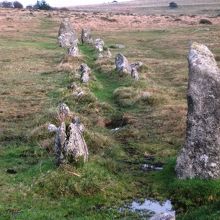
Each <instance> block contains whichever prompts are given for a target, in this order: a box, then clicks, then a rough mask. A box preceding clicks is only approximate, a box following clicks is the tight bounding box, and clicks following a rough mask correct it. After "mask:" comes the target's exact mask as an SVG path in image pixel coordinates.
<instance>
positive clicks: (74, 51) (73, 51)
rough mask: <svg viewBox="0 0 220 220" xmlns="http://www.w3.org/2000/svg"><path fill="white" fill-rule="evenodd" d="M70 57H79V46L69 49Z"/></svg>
mask: <svg viewBox="0 0 220 220" xmlns="http://www.w3.org/2000/svg"><path fill="white" fill-rule="evenodd" d="M68 55H70V56H72V57H78V56H79V48H78V46H77V44H76V45H74V46H72V47H70V48H69V49H68Z"/></svg>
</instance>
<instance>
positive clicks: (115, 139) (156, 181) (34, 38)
mask: <svg viewBox="0 0 220 220" xmlns="http://www.w3.org/2000/svg"><path fill="white" fill-rule="evenodd" d="M1 12H2V13H1V14H0V15H2V14H5V15H4V16H1V17H0V19H1V23H0V26H1V30H2V32H1V39H0V46H1V50H0V62H1V66H2V68H1V72H0V80H1V87H0V97H1V99H0V102H1V105H0V108H1V111H0V128H1V136H0V176H1V178H0V191H1V196H0V219H3V220H5V219H19V220H27V219H31V220H35V219H36V220H39V219H53V220H56V219H59V220H62V219H63V220H64V219H65V220H66V219H83V220H85V219H140V216H139V215H138V213H133V212H129V210H126V211H125V212H120V211H119V210H120V209H119V208H121V207H124V206H125V205H126V204H129V203H130V202H131V201H132V200H134V199H144V198H155V199H158V200H161V201H163V200H164V199H167V198H169V199H171V200H172V202H173V205H174V207H175V209H176V211H177V215H178V218H179V219H189V220H190V219H209V220H214V219H218V215H219V211H218V207H219V199H220V198H219V195H220V183H219V181H201V180H187V181H179V180H177V179H176V177H175V172H174V166H175V157H176V154H177V152H178V150H179V149H180V147H181V145H182V143H183V140H184V133H185V116H186V97H185V94H186V87H187V61H186V54H187V51H188V45H189V41H198V42H201V43H205V44H206V45H208V46H209V47H210V49H211V50H212V51H213V52H214V53H215V55H216V58H217V60H218V61H220V59H219V56H220V50H219V48H220V42H219V33H220V26H219V23H216V24H215V25H212V26H204V25H197V24H196V25H194V26H191V25H187V24H184V25H183V26H181V24H178V25H177V24H176V23H175V22H174V24H175V25H174V26H169V25H168V26H166V25H165V24H167V23H165V24H164V25H162V26H160V25H158V24H155V23H153V22H152V24H151V29H147V28H146V27H147V26H144V27H145V30H144V28H142V29H141V28H140V29H139V28H135V27H134V28H130V30H128V27H127V26H126V24H127V23H126V24H124V26H123V23H121V24H122V26H120V28H121V30H118V31H117V32H114V31H112V30H114V27H112V26H110V25H108V24H109V23H108V21H106V20H105V21H103V23H102V24H103V27H102V28H100V30H101V31H100V30H99V27H100V23H99V22H96V19H98V20H99V19H100V16H103V15H104V16H107V15H106V14H102V15H97V17H98V18H96V15H93V16H94V17H93V19H94V20H93V25H94V26H92V27H93V28H94V29H95V30H96V31H95V32H94V35H95V37H102V38H103V39H104V41H105V42H106V44H107V45H108V46H110V45H113V44H115V43H122V44H124V45H125V49H122V50H119V49H112V53H113V57H112V59H110V60H101V61H100V60H96V54H95V51H94V49H93V48H92V47H89V46H82V45H80V50H81V54H82V57H81V58H80V59H79V60H78V59H77V60H74V62H73V64H74V65H75V67H76V68H77V67H78V65H79V64H80V62H86V63H87V64H88V65H89V66H90V67H91V68H92V76H93V77H92V80H91V82H90V83H89V84H88V85H81V84H80V82H79V81H77V80H76V78H75V77H74V75H75V70H72V71H67V70H61V69H59V68H58V66H59V64H60V61H61V59H62V58H63V55H64V54H65V51H64V50H63V49H61V48H59V47H58V46H57V40H56V37H57V31H58V27H59V22H60V20H61V19H62V18H64V17H70V18H71V19H72V21H73V23H74V24H75V25H76V26H77V30H78V32H79V30H80V28H81V27H82V26H87V25H90V23H86V20H87V22H88V20H90V19H91V18H90V17H87V15H88V14H84V15H83V13H75V12H29V11H8V10H3V11H1ZM6 12H7V13H6ZM8 12H9V13H8ZM80 16H81V17H80ZM90 16H92V15H91V14H90ZM76 17H78V20H77V21H76ZM124 18H126V19H127V20H129V19H133V17H130V16H128V17H126V16H124V17H123V16H122V17H121V20H122V21H123V19H124ZM197 19H198V18H197ZM12 21H13V24H12ZM216 21H217V20H213V22H216ZM81 22H83V23H81ZM146 23H147V22H146ZM119 24H120V23H119ZM117 25H118V24H117V23H116V24H115V26H117ZM146 25H147V24H146ZM153 25H155V26H153ZM33 27H34V28H33ZM118 52H122V53H123V54H125V55H126V56H127V58H128V59H129V61H130V62H133V61H138V60H141V61H142V62H144V64H145V66H144V68H143V69H142V71H140V81H138V82H135V81H133V80H131V79H130V78H129V77H119V76H118V74H117V73H116V72H115V71H114V56H115V55H116V54H117V53H118ZM73 81H75V82H76V83H77V84H78V85H80V86H82V88H83V89H85V90H86V91H88V93H87V94H86V96H85V97H83V98H82V99H76V98H75V97H74V96H73V94H72V91H70V90H69V89H68V88H67V87H68V86H69V84H70V83H72V82H73ZM146 92H147V94H149V93H150V94H151V97H150V98H148V97H147V96H143V94H144V93H145V94H146ZM61 101H64V102H65V103H67V104H68V105H69V107H70V109H71V110H72V111H73V112H74V114H76V115H79V116H80V119H81V121H82V123H83V124H85V127H86V133H85V139H86V142H87V144H88V147H89V152H90V158H89V162H88V163H87V164H85V165H84V166H72V165H69V166H61V167H59V168H57V167H55V165H54V156H53V136H51V135H49V134H48V133H47V129H46V127H47V125H48V123H49V122H53V123H55V124H56V123H57V119H56V106H57V105H58V103H60V102H61ZM118 121H119V122H120V123H118ZM121 121H122V122H123V123H121ZM116 122H117V123H116ZM106 124H108V126H107V127H106ZM109 124H110V125H109ZM120 124H121V125H123V127H121V128H120V129H119V130H111V129H114V128H115V127H116V126H118V125H120ZM149 157H151V158H154V159H155V162H157V163H160V164H164V170H163V171H159V172H146V171H143V170H142V169H140V167H141V166H142V165H143V164H144V163H146V162H147V159H146V158H149ZM148 162H149V161H148ZM75 173H77V174H78V176H76V175H74V174H75Z"/></svg>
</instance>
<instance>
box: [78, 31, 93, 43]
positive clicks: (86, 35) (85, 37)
mask: <svg viewBox="0 0 220 220" xmlns="http://www.w3.org/2000/svg"><path fill="white" fill-rule="evenodd" d="M81 41H82V44H93V39H92V35H91V30H90V29H88V28H83V29H82V32H81Z"/></svg>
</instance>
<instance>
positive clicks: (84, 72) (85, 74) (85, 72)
mask: <svg viewBox="0 0 220 220" xmlns="http://www.w3.org/2000/svg"><path fill="white" fill-rule="evenodd" d="M80 72H81V81H82V82H83V83H87V82H89V78H90V73H91V69H90V68H89V67H88V65H87V64H85V63H83V64H81V66H80Z"/></svg>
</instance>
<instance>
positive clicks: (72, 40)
mask: <svg viewBox="0 0 220 220" xmlns="http://www.w3.org/2000/svg"><path fill="white" fill-rule="evenodd" d="M58 41H59V44H60V46H61V47H64V48H70V47H72V46H75V45H77V43H78V39H77V34H76V32H75V30H74V29H73V28H72V27H71V24H70V23H69V21H67V20H65V21H63V22H61V24H60V29H59V33H58Z"/></svg>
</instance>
